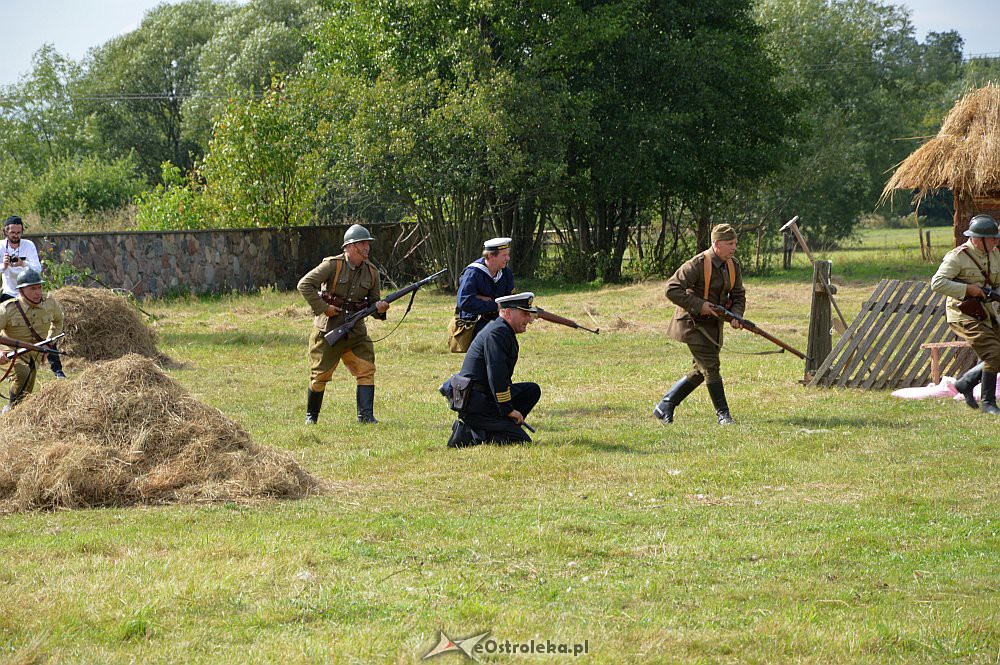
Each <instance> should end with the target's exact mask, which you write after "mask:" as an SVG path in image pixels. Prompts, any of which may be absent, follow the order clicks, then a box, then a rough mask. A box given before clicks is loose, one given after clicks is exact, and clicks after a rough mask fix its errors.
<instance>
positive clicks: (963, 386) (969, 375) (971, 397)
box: [955, 363, 986, 409]
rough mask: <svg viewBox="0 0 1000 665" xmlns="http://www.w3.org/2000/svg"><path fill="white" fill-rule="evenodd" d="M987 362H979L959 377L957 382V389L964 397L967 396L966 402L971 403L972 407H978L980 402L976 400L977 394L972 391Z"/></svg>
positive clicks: (970, 406) (980, 377)
mask: <svg viewBox="0 0 1000 665" xmlns="http://www.w3.org/2000/svg"><path fill="white" fill-rule="evenodd" d="M985 366H986V363H979V364H978V365H976V366H975V367H973V368H972V369H970V370H969V371H968V372H966V373H965V374H963V375H962V376H961V377H959V379H958V381H956V382H955V390H957V391H958V392H960V393H962V397H964V398H965V403H966V404H968V405H969V408H970V409H978V408H979V402H977V401H976V396H975V394H974V393H973V392H972V389H973V388H975V387H976V385H977V384H978V383H979V381H980V380H981V379H982V376H983V367H985Z"/></svg>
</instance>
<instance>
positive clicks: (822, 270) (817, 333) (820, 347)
mask: <svg viewBox="0 0 1000 665" xmlns="http://www.w3.org/2000/svg"><path fill="white" fill-rule="evenodd" d="M832 267H833V263H831V262H830V261H814V262H813V290H812V291H813V297H812V309H810V310H809V342H808V346H807V347H806V377H805V378H806V380H807V381H809V380H810V379H811V378H812V376H813V374H815V373H816V370H817V369H819V367H820V365H822V364H823V361H824V360H826V357H827V356H828V355H830V351H832V350H833V334H832V333H831V331H830V326H831V323H832V319H833V315H832V309H831V302H830V294H829V293H827V290H826V288H824V287H823V285H824V284H828V285H829V288H831V289H835V288H836V287H834V286H833V284H831V283H830V272H831V269H832Z"/></svg>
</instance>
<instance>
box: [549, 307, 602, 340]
mask: <svg viewBox="0 0 1000 665" xmlns="http://www.w3.org/2000/svg"><path fill="white" fill-rule="evenodd" d="M536 309H537V310H538V318H540V319H542V320H543V321H551V322H552V323H558V324H559V325H561V326H568V327H570V328H579V329H580V330H586V331H587V332H589V333H594V334H595V335H600V334H601V329H600V328H598V329H597V330H591V329H590V328H585V327H584V326H581V325H580V324H579V323H577V322H576V321H574V320H573V319H567V318H566V317H564V316H559V315H558V314H553V313H552V312H549V311H547V310H544V309H542V308H541V307H537V308H536Z"/></svg>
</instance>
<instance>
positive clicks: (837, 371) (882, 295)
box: [809, 279, 978, 390]
mask: <svg viewBox="0 0 1000 665" xmlns="http://www.w3.org/2000/svg"><path fill="white" fill-rule="evenodd" d="M944 312H945V297H944V296H942V295H941V294H938V293H934V292H933V291H931V288H930V285H929V284H927V283H925V282H909V281H907V282H901V281H899V280H896V279H884V280H882V281H881V282H879V284H878V286H876V287H875V290H874V291H873V292H872V295H871V296H870V297H869V298H868V300H866V301H865V303H864V304H863V305H862V306H861V312H860V313H859V314H858V316H857V318H855V319H854V321H853V322H852V323H851V325H850V327H849V328H848V329H847V332H845V333H844V335H843V336H842V337H841V338H840V340H839V341H838V342H837V345H836V346H835V347H834V349H833V351H831V352H830V355H828V356H827V357H826V360H824V361H823V364H822V365H820V367H819V369H817V370H816V373H815V375H813V378H812V381H810V382H809V385H810V386H822V387H833V386H839V387H847V388H863V389H865V390H895V389H897V388H910V387H913V386H922V385H925V384H926V383H928V381H929V380H930V379H931V368H930V367H929V366H928V362H927V360H928V356H927V355H926V352H927V350H928V346H937V347H938V348H937V350H936V351H937V352H936V353H935V355H938V353H940V356H939V357H938V358H937V361H938V362H937V363H936V365H937V367H935V369H936V370H937V371H938V372H940V373H943V374H948V375H950V376H958V375H960V374H962V373H963V372H965V371H966V370H968V369H970V368H971V367H972V366H973V365H975V364H976V363H977V362H978V360H977V359H976V356H975V354H974V353H973V352H972V350H971V349H969V348H968V347H965V346H962V345H951V344H947V345H946V344H937V343H939V342H958V341H960V340H959V338H958V337H957V336H956V335H955V334H954V333H953V332H952V331H951V329H950V328H949V327H948V324H947V322H946V321H945V316H944ZM922 345H926V346H923V348H921V347H922Z"/></svg>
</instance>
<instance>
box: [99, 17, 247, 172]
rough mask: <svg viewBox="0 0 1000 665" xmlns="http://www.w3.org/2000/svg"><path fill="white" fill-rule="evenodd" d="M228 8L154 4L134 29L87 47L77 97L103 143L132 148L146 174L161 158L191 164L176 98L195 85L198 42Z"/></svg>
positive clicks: (195, 152)
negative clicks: (80, 92) (80, 97)
mask: <svg viewBox="0 0 1000 665" xmlns="http://www.w3.org/2000/svg"><path fill="white" fill-rule="evenodd" d="M233 11H235V9H234V6H233V5H230V4H223V3H217V2H212V1H211V0H185V1H184V2H180V3H177V4H173V5H168V4H161V5H159V6H157V7H155V8H154V9H152V10H150V11H149V12H148V13H147V14H146V16H145V17H144V18H143V20H142V23H141V24H140V25H139V27H138V28H137V29H136V30H134V31H132V32H130V33H128V34H125V35H122V36H120V37H116V38H115V39H112V40H111V41H109V42H107V43H106V44H104V45H103V46H101V47H99V48H97V49H94V50H93V51H92V52H91V54H90V56H89V60H88V63H87V64H88V71H87V75H86V78H85V81H84V84H83V86H82V89H83V90H84V97H83V101H82V102H81V104H82V105H83V106H84V108H85V110H86V111H87V112H88V113H89V114H90V115H91V117H92V118H93V123H94V127H95V129H96V131H97V134H98V136H99V138H100V141H101V143H102V145H103V146H104V149H105V150H107V151H108V152H110V153H111V154H113V155H126V154H128V153H129V152H130V151H135V154H136V155H137V156H138V160H139V167H140V170H141V171H142V172H143V173H144V174H146V176H147V177H148V178H149V179H150V180H155V179H156V178H158V177H159V175H160V164H162V163H163V162H165V161H169V162H171V163H173V164H176V165H177V166H179V167H181V168H182V169H185V170H187V169H190V168H191V167H192V166H193V164H194V161H195V159H196V158H197V157H198V156H200V155H201V153H202V146H200V145H199V144H198V143H197V142H196V141H193V140H192V139H190V138H188V137H186V136H185V135H184V133H183V126H184V117H183V103H184V100H185V99H186V98H188V97H189V96H191V95H192V94H193V93H194V92H195V87H194V86H195V80H196V78H195V77H196V74H197V72H198V63H199V59H200V54H201V51H202V48H203V46H204V45H205V43H206V42H208V41H209V40H210V39H211V38H212V36H213V35H214V34H215V29H216V27H217V26H218V25H220V24H221V23H222V22H223V21H224V20H225V18H226V17H227V16H229V15H230V14H232V13H233Z"/></svg>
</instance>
